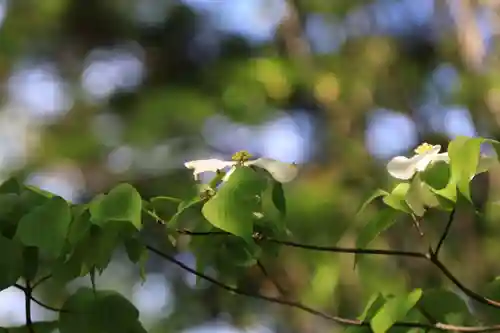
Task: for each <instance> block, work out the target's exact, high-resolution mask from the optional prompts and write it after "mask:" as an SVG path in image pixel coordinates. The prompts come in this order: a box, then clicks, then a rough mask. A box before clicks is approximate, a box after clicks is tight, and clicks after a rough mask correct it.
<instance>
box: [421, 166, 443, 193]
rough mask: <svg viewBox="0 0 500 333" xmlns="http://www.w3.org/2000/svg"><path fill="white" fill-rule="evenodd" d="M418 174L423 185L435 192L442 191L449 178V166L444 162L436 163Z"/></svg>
mask: <svg viewBox="0 0 500 333" xmlns="http://www.w3.org/2000/svg"><path fill="white" fill-rule="evenodd" d="M418 174H419V176H420V178H421V179H422V181H423V182H424V183H426V184H427V185H429V186H430V187H432V188H434V189H436V190H441V189H444V188H445V187H446V186H447V185H448V183H449V182H450V178H451V170H450V165H449V164H448V163H445V162H444V161H436V162H434V163H432V164H431V165H429V166H428V167H427V168H426V169H425V170H424V171H422V172H419V173H418Z"/></svg>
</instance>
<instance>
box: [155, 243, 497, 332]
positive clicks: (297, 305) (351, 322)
mask: <svg viewBox="0 0 500 333" xmlns="http://www.w3.org/2000/svg"><path fill="white" fill-rule="evenodd" d="M146 248H147V249H148V250H149V251H150V252H153V253H154V254H156V255H158V256H160V257H161V258H163V259H165V260H167V261H169V262H171V263H173V264H175V265H176V266H179V267H180V268H182V269H183V270H185V271H187V272H189V273H191V274H194V275H196V276H198V277H200V278H202V279H204V280H207V281H209V282H211V283H212V284H214V285H216V286H218V287H220V288H222V289H224V290H227V291H230V292H233V293H235V294H238V295H242V296H247V297H251V298H255V299H260V300H263V301H268V302H271V303H275V304H281V305H286V306H289V307H292V308H296V309H300V310H303V311H306V312H308V313H310V314H313V315H315V316H318V317H321V318H324V319H328V320H331V321H334V322H336V323H338V324H342V325H351V326H368V327H369V326H370V323H369V322H366V321H361V320H357V319H348V318H343V317H338V316H332V315H329V314H327V313H324V312H321V311H319V310H315V309H313V308H311V307H309V306H307V305H304V304H302V303H299V302H294V301H288V300H283V299H280V298H277V297H270V296H264V295H261V294H254V293H251V292H248V291H245V290H243V289H240V288H237V287H232V286H229V285H226V284H224V283H222V282H220V281H218V280H216V279H214V278H212V277H210V276H208V275H205V274H203V273H201V272H198V271H196V270H195V269H192V268H191V267H189V266H188V265H186V264H184V263H183V262H181V261H179V260H177V259H175V258H174V257H172V256H170V255H168V254H166V253H164V252H162V251H160V250H158V249H156V248H155V247H153V246H151V245H146ZM393 326H394V327H407V328H423V329H437V330H441V331H455V332H491V331H496V330H500V325H495V326H455V325H449V324H443V323H436V324H433V325H432V324H422V323H413V322H403V321H399V322H396V323H394V325H393Z"/></svg>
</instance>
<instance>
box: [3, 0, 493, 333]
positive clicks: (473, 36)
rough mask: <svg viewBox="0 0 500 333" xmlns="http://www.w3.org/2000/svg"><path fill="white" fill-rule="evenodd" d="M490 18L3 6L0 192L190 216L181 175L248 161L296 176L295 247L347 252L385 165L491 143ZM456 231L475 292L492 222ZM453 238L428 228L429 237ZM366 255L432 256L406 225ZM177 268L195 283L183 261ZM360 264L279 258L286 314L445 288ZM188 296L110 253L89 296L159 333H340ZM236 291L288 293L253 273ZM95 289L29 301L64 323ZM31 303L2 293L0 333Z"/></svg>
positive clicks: (209, 5) (385, 264)
mask: <svg viewBox="0 0 500 333" xmlns="http://www.w3.org/2000/svg"><path fill="white" fill-rule="evenodd" d="M499 14H500V1H495V0H482V1H480V0H477V1H474V0H449V1H445V0H106V1H101V0H0V85H1V86H0V88H1V89H0V177H1V178H3V179H5V178H7V177H9V176H11V175H17V176H19V177H22V178H24V179H26V181H27V182H28V183H30V184H35V185H37V186H40V187H42V188H44V189H46V190H49V191H53V192H55V193H57V194H59V195H61V196H63V197H64V198H66V199H69V200H73V201H76V202H85V201H87V200H89V199H90V198H92V196H93V195H95V194H96V193H98V192H101V191H106V190H107V189H109V188H110V187H112V186H113V185H116V184H117V183H118V182H122V181H126V182H130V183H132V184H133V185H134V186H136V187H137V188H138V189H139V190H140V192H141V194H142V195H143V196H144V197H145V198H148V197H151V196H155V195H170V196H175V197H181V198H188V197H189V196H190V195H192V193H193V191H194V189H193V185H194V183H193V180H192V176H191V174H190V172H189V171H188V170H184V168H183V162H185V161H188V160H192V159H200V158H224V159H227V158H229V157H230V156H231V155H232V154H233V153H234V152H236V151H238V150H242V149H245V150H248V151H249V152H251V153H252V154H254V155H255V156H266V157H271V158H275V159H279V160H282V161H287V162H296V163H298V164H300V165H301V173H300V176H299V178H298V179H297V180H296V181H295V182H293V183H291V184H288V185H286V194H287V198H288V205H289V216H288V218H287V223H288V225H289V228H290V230H291V231H292V232H293V233H294V235H295V236H294V237H295V240H296V241H300V242H302V243H309V244H318V245H335V244H341V245H346V246H348V245H353V244H354V242H355V237H356V230H358V229H359V228H360V227H361V226H362V225H363V224H364V223H366V221H368V220H369V219H370V216H373V214H374V213H375V212H376V209H377V208H376V205H375V207H374V208H372V209H370V210H369V211H368V212H367V214H366V215H365V218H366V220H365V221H358V220H356V219H355V214H356V210H357V209H358V208H359V206H360V204H361V203H362V202H363V200H364V199H366V198H367V197H368V196H369V195H370V193H371V192H372V191H373V190H375V189H376V188H377V187H383V188H389V187H390V186H391V183H392V180H391V179H390V178H389V177H388V175H387V173H386V170H385V164H386V162H387V161H388V160H389V159H390V158H391V157H393V156H395V155H402V154H403V155H404V154H411V151H412V149H413V148H415V146H417V145H418V144H419V143H420V142H422V141H428V142H430V143H432V144H441V145H443V147H446V145H447V142H448V141H449V140H450V139H451V138H453V137H455V136H457V135H468V136H475V135H481V136H486V137H491V138H496V139H498V138H499V137H500V127H499V126H498V125H499V124H500V58H499V54H500V53H499V52H500V43H499V39H498V36H499V35H498V33H499V32H500V16H499ZM497 178H498V177H497ZM488 180H489V181H487V182H483V183H481V184H480V191H479V192H481V193H487V192H488V191H490V190H492V191H493V189H494V188H495V186H492V185H494V184H496V181H495V174H494V173H492V174H491V175H490V177H489V179H488ZM486 206H487V205H486ZM490 210H491V209H490ZM166 218H168V217H166ZM458 220H459V221H458V222H457V226H456V227H455V229H454V231H453V232H452V234H451V239H450V241H449V243H448V244H447V248H446V250H445V253H444V255H445V257H444V259H443V260H445V262H446V264H447V265H448V266H449V268H450V269H451V270H452V271H453V272H454V273H455V274H456V275H457V276H458V277H460V279H461V280H462V281H464V283H466V284H467V285H468V286H470V287H471V288H472V289H475V290H480V289H481V286H482V285H484V283H485V282H486V281H489V280H491V279H492V278H493V277H494V276H495V273H496V274H499V272H500V262H498V251H499V250H500V248H499V247H500V246H499V245H498V244H500V242H499V232H498V231H499V228H498V223H496V224H497V226H496V225H495V220H497V219H495V214H494V212H489V213H488V214H487V217H486V218H483V219H480V220H478V219H477V218H476V219H475V218H473V217H472V215H470V214H468V213H467V212H465V213H463V214H462V215H461V216H459V217H458ZM407 222H408V221H407ZM445 222H446V216H444V215H439V214H437V215H436V216H433V217H431V218H430V219H429V220H427V221H424V225H423V227H424V229H426V231H427V232H428V235H429V237H431V238H432V237H434V236H436V235H437V233H438V232H439V230H440V228H442V226H443V225H444V223H445ZM373 246H377V247H394V248H395V247H397V248H400V249H401V248H406V249H410V248H411V249H420V248H423V249H425V247H424V246H423V245H422V243H421V240H420V239H419V238H418V235H417V233H416V232H415V231H414V230H413V229H412V228H411V224H410V223H409V222H408V223H400V224H398V225H396V226H395V227H394V228H392V229H391V230H389V232H387V233H386V234H385V237H383V238H381V239H379V240H378V241H377V242H376V243H375V244H373ZM2 255H5V254H2ZM177 258H179V259H182V260H183V261H185V262H187V263H189V265H193V266H194V262H195V258H194V257H193V256H192V254H190V253H189V252H188V251H185V250H183V249H182V248H180V249H179V252H178V253H177ZM352 261H353V258H352V256H349V255H342V256H340V255H334V254H324V253H323V254H319V253H311V252H304V251H302V250H298V249H282V251H281V253H280V256H279V257H278V258H277V259H275V260H268V261H267V262H265V265H266V266H267V267H268V270H269V272H270V274H271V275H272V276H273V277H275V279H277V280H278V281H279V282H280V283H282V285H283V286H284V288H285V289H286V290H287V292H288V293H289V294H290V295H291V297H293V298H295V299H299V300H301V301H303V302H305V303H307V304H309V305H310V306H313V307H316V308H319V309H323V310H325V311H328V312H331V313H336V314H341V315H345V316H350V317H355V316H357V315H359V314H360V313H361V312H362V309H363V306H364V305H365V303H366V300H367V297H368V296H369V295H370V293H371V292H372V291H374V290H388V289H391V288H392V289H394V288H396V289H397V288H400V289H408V290H409V289H410V288H414V287H424V288H433V287H439V286H445V287H447V286H448V283H447V282H446V281H445V280H444V279H443V278H442V277H441V275H439V273H438V272H436V270H435V269H433V268H432V267H430V266H428V265H426V264H425V263H420V262H419V263H417V262H412V261H408V260H402V259H401V260H399V259H398V260H394V258H392V259H390V260H389V259H384V258H367V259H366V263H365V265H363V267H364V268H365V269H366V271H365V272H361V273H363V274H359V272H358V271H354V270H353V269H352V267H353V266H352ZM370 263H371V264H370ZM212 274H215V275H216V274H217V272H212ZM410 277H411V278H410ZM194 280H195V279H194V276H192V275H191V274H188V273H185V272H183V271H181V270H179V269H178V268H176V267H173V266H172V265H170V264H167V263H165V262H163V261H161V260H160V259H158V258H155V257H151V258H150V260H149V262H148V264H147V281H146V282H144V283H142V282H141V280H140V278H139V272H138V269H137V267H133V266H132V265H131V264H130V263H128V262H127V261H126V260H125V256H124V254H123V253H121V252H119V251H118V252H117V253H116V260H114V261H113V262H112V264H111V265H110V267H109V269H108V270H107V271H106V272H105V273H104V274H103V275H102V276H100V277H99V278H98V280H97V283H98V286H99V288H110V289H116V290H119V291H120V292H122V293H123V294H124V295H126V296H127V297H129V298H130V299H131V300H132V301H133V302H134V304H135V305H136V306H137V307H138V308H139V310H140V311H141V320H142V321H143V323H144V325H145V327H146V328H148V329H149V330H150V332H185V333H188V332H189V333H208V332H220V333H226V332H227V333H233V332H234V333H236V332H249V333H250V332H251V333H271V332H338V331H340V330H341V329H342V328H341V327H339V326H336V325H334V324H332V323H330V322H325V321H324V320H322V319H318V318H315V317H313V316H311V315H309V314H306V313H302V312H300V311H297V310H291V309H287V308H283V307H281V306H277V305H272V304H266V303H263V302H261V301H255V300H251V299H246V298H243V297H239V296H234V295H229V294H227V293H226V292H225V291H221V290H220V289H218V288H217V287H213V286H211V285H210V284H207V283H202V284H201V286H195V284H194ZM241 283H242V284H243V285H246V286H247V288H253V289H254V290H256V291H261V292H263V293H266V294H270V295H276V293H277V292H276V288H275V287H274V286H273V284H272V283H271V281H270V279H269V278H266V277H265V276H263V275H262V273H261V272H260V271H259V270H258V269H254V268H251V269H249V271H248V274H246V275H245V276H243V277H242V281H241ZM88 284H89V281H88V279H81V280H78V281H75V282H73V283H71V284H70V285H68V286H67V288H61V286H55V285H52V284H51V283H50V282H48V283H46V284H44V286H43V287H41V288H40V290H39V291H38V293H37V297H38V298H40V299H42V300H44V301H45V302H47V303H50V304H52V305H58V304H61V303H62V302H63V301H64V298H65V297H66V296H67V294H68V293H71V292H72V291H74V290H75V289H76V288H78V286H81V285H88ZM23 302H24V295H23V294H22V292H21V291H19V290H15V289H7V290H4V291H2V292H1V293H0V325H1V326H7V325H21V324H23V323H24V318H25V317H24V303H23ZM33 307H34V310H33V311H34V318H35V319H37V320H49V319H52V318H56V316H57V314H54V313H51V312H49V311H46V310H43V309H41V308H40V307H38V306H36V305H34V306H33Z"/></svg>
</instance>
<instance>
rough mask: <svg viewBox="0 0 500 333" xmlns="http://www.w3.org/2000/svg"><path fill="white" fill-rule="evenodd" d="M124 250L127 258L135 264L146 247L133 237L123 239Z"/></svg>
mask: <svg viewBox="0 0 500 333" xmlns="http://www.w3.org/2000/svg"><path fill="white" fill-rule="evenodd" d="M125 250H126V251H127V255H128V258H129V260H130V261H131V262H133V263H134V264H135V263H137V262H139V260H140V259H141V257H142V253H143V252H144V251H145V250H146V248H145V246H144V244H142V242H141V241H140V240H139V239H138V238H136V237H134V238H130V239H127V240H125Z"/></svg>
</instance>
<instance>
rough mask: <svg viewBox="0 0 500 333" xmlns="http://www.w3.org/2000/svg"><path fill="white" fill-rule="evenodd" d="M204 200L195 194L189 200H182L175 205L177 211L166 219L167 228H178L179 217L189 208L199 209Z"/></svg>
mask: <svg viewBox="0 0 500 333" xmlns="http://www.w3.org/2000/svg"><path fill="white" fill-rule="evenodd" d="M203 203H204V200H203V199H201V198H200V197H199V196H196V197H194V198H192V199H190V200H186V201H183V202H181V203H180V204H179V206H177V212H176V213H175V214H174V216H172V218H171V219H170V220H169V221H168V223H167V227H168V228H173V229H176V228H179V227H180V224H181V222H182V221H181V217H182V216H183V215H184V214H186V213H187V212H188V211H190V210H195V209H199V210H200V211H201V208H202V206H203Z"/></svg>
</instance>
